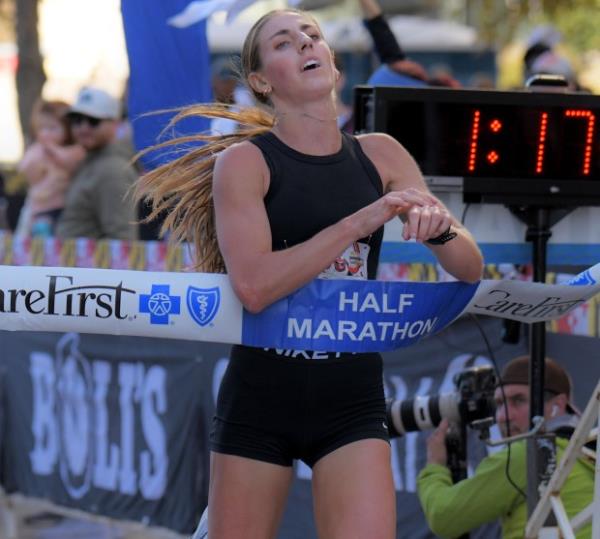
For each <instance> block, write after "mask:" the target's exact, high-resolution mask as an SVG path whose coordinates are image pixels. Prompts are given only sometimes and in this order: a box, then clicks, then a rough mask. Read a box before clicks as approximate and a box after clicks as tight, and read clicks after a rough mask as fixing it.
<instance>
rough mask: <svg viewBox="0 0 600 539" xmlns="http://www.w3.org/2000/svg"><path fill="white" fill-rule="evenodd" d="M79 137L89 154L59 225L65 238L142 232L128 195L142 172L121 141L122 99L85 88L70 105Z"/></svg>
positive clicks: (128, 237) (133, 235)
mask: <svg viewBox="0 0 600 539" xmlns="http://www.w3.org/2000/svg"><path fill="white" fill-rule="evenodd" d="M68 118H69V122H70V125H71V129H72V131H73V138H74V139H75V141H76V142H77V143H78V144H81V146H83V147H84V148H85V149H86V151H87V157H86V158H85V160H84V161H83V163H82V164H81V166H80V167H79V169H78V170H77V171H76V173H75V176H74V178H73V182H72V184H71V187H70V188H69V191H68V193H67V199H66V202H65V208H64V210H63V212H62V214H61V216H60V219H59V221H58V223H57V227H56V235H57V236H58V237H61V238H95V239H100V238H113V239H122V240H132V239H135V238H136V237H137V226H136V225H135V224H133V223H134V221H135V219H136V206H135V204H134V203H133V202H132V201H131V200H130V199H129V198H128V197H126V193H127V190H128V189H129V187H130V186H131V184H132V183H133V182H134V181H135V179H136V177H137V173H136V172H135V170H134V168H133V167H132V166H131V164H130V162H129V158H130V156H128V155H126V154H125V152H124V151H123V149H122V147H121V146H120V145H119V144H116V143H115V138H116V133H117V128H118V125H119V120H120V118H121V104H120V102H119V100H118V99H116V98H114V97H113V96H111V95H110V94H108V93H107V92H105V91H104V90H101V89H99V88H92V87H84V88H82V89H81V90H80V92H79V94H78V96H77V100H76V101H75V103H74V104H73V106H72V107H71V108H70V109H69V112H68Z"/></svg>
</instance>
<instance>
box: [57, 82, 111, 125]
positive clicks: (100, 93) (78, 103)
mask: <svg viewBox="0 0 600 539" xmlns="http://www.w3.org/2000/svg"><path fill="white" fill-rule="evenodd" d="M67 114H84V115H86V116H90V117H92V118H98V119H100V120H118V119H119V118H120V117H121V102H120V101H119V100H118V99H116V98H115V97H113V96H112V95H110V94H109V93H107V92H105V91H104V90H101V89H100V88H93V87H91V86H85V87H83V88H82V89H81V90H80V91H79V94H77V99H76V100H75V103H73V105H72V106H71V108H70V109H69V112H68V113H67Z"/></svg>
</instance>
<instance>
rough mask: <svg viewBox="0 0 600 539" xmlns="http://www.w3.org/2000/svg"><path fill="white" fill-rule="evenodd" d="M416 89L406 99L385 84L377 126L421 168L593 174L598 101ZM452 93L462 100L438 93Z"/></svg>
mask: <svg viewBox="0 0 600 539" xmlns="http://www.w3.org/2000/svg"><path fill="white" fill-rule="evenodd" d="M407 91H408V90H407ZM415 94H416V91H415V90H412V92H411V95H410V97H408V96H406V97H408V99H406V97H404V96H403V95H402V93H401V92H400V91H398V94H393V93H392V92H391V91H390V97H389V98H388V101H387V103H386V104H387V109H386V111H387V113H386V114H387V115H386V122H385V124H384V125H383V127H384V128H385V130H386V132H388V133H389V134H391V135H392V136H393V137H395V138H396V139H397V140H399V141H400V142H402V144H404V146H405V147H406V148H407V150H408V151H409V152H410V153H411V155H412V156H413V157H414V158H415V160H416V161H417V163H418V164H419V166H420V167H421V170H422V171H423V173H424V174H425V175H431V176H435V175H439V176H458V177H473V178H512V179H524V180H528V179H548V180H600V134H599V126H598V125H597V124H598V121H600V120H599V117H600V106H589V104H588V103H585V104H583V103H582V104H578V103H577V99H573V100H571V101H573V103H565V104H555V103H549V104H548V105H539V104H538V103H536V102H535V101H534V100H536V99H538V100H539V101H541V100H540V99H539V96H536V95H531V94H526V95H524V96H523V97H521V95H520V94H515V95H514V96H513V95H512V94H510V93H509V92H506V94H507V95H508V97H509V98H512V99H513V100H515V101H516V100H517V99H518V100H522V102H509V103H502V102H499V103H489V102H485V100H484V99H488V100H489V99H491V98H496V95H498V96H499V97H498V99H499V100H500V98H505V94H500V93H497V94H496V93H495V94H491V97H489V96H488V94H485V93H481V94H482V97H480V96H479V93H472V92H465V93H464V94H452V93H450V92H449V91H446V92H444V91H424V92H423V99H422V100H421V101H417V100H416V99H415ZM455 95H457V96H459V97H460V98H461V101H449V100H445V99H444V98H445V97H448V96H450V97H449V99H450V98H452V97H454V96H455ZM478 97H480V100H479V102H477V98H478ZM589 97H590V98H592V97H593V96H589ZM552 99H556V100H559V99H562V100H564V101H566V100H567V97H562V96H561V97H556V98H552ZM469 100H470V101H469ZM482 101H483V102H482ZM546 101H549V99H548V98H546ZM590 101H592V102H595V101H594V100H593V99H590ZM599 101H600V100H599Z"/></svg>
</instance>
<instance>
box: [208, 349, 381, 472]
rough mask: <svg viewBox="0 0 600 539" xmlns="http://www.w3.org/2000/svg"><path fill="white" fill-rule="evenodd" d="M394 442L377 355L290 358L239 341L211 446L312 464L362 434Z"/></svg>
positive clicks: (219, 403) (225, 381) (222, 391)
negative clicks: (390, 433)
mask: <svg viewBox="0 0 600 539" xmlns="http://www.w3.org/2000/svg"><path fill="white" fill-rule="evenodd" d="M367 438H379V439H383V440H386V441H389V435H388V430H387V426H386V411H385V399H384V393H383V374H382V359H381V356H380V355H379V354H374V353H372V354H343V355H342V357H340V358H333V359H304V358H290V357H283V356H278V355H275V354H273V353H272V352H269V351H265V350H263V349H258V348H248V347H243V346H234V347H233V348H232V353H231V360H230V362H229V365H228V367H227V370H226V372H225V375H224V377H223V380H222V382H221V387H220V390H219V397H218V400H217V410H216V413H215V418H214V420H213V428H212V431H211V435H210V440H211V449H212V450H213V451H215V452H218V453H226V454H230V455H238V456H241V457H248V458H252V459H257V460H261V461H266V462H271V463H274V464H279V465H283V466H291V465H292V461H293V460H294V459H300V460H303V461H304V462H305V463H306V464H308V465H309V466H310V467H312V466H313V465H314V464H315V463H316V462H317V461H318V460H319V459H320V458H321V457H323V456H325V455H327V454H328V453H331V452H332V451H334V450H335V449H338V448H339V447H342V446H343V445H346V444H349V443H351V442H354V441H357V440H363V439H367Z"/></svg>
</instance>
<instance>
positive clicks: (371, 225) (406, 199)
mask: <svg viewBox="0 0 600 539" xmlns="http://www.w3.org/2000/svg"><path fill="white" fill-rule="evenodd" d="M440 208H443V205H441V203H440V202H439V200H438V199H437V198H435V197H434V196H433V195H431V193H428V192H426V191H421V190H419V189H416V188H414V187H409V188H407V189H403V190H401V191H390V192H388V193H386V194H385V195H384V196H382V197H381V198H379V199H378V200H376V201H375V202H372V203H371V204H369V205H368V206H365V207H364V208H362V209H360V210H359V211H357V212H356V213H354V214H353V215H351V216H350V218H351V220H352V223H353V224H354V226H355V227H356V230H357V235H358V237H357V238H356V239H360V238H364V237H366V236H369V235H370V234H372V233H373V232H375V231H376V230H377V229H378V228H380V227H381V226H383V225H384V224H385V223H387V222H388V221H390V220H391V219H393V218H394V217H400V218H401V219H402V220H403V221H405V222H406V221H408V220H409V214H410V222H411V224H412V226H413V228H415V230H418V228H419V227H418V223H419V221H420V220H421V216H430V215H431V214H432V213H439V211H440ZM444 209H445V208H444ZM424 234H426V232H424ZM415 238H416V239H422V238H419V237H418V236H417V235H416V234H415ZM424 239H427V238H424Z"/></svg>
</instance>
